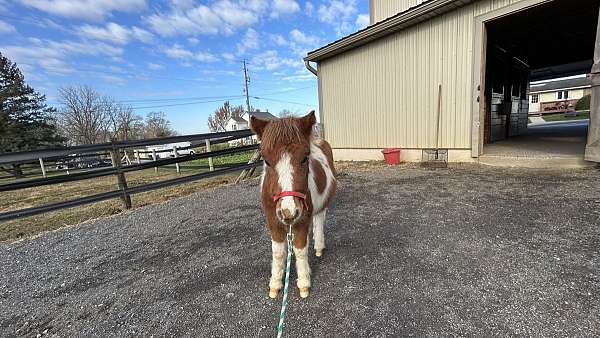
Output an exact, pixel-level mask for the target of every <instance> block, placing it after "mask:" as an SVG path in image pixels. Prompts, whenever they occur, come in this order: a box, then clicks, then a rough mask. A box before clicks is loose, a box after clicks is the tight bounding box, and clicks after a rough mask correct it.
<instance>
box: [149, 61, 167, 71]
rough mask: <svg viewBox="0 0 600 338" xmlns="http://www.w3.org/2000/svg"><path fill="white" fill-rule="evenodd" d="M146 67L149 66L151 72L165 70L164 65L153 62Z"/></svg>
mask: <svg viewBox="0 0 600 338" xmlns="http://www.w3.org/2000/svg"><path fill="white" fill-rule="evenodd" d="M146 65H147V66H148V69H151V70H161V69H164V68H165V67H164V66H163V65H160V64H158V63H152V62H148V63H147V64H146Z"/></svg>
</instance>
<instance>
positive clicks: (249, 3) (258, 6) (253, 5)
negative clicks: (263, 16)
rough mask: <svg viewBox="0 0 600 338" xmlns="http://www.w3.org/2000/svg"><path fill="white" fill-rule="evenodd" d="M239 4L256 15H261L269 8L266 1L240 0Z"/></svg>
mask: <svg viewBox="0 0 600 338" xmlns="http://www.w3.org/2000/svg"><path fill="white" fill-rule="evenodd" d="M240 2H241V4H242V5H243V6H244V7H246V8H248V9H250V10H252V11H254V12H257V13H263V12H265V11H266V10H267V9H268V8H269V1H268V0H241V1H240Z"/></svg>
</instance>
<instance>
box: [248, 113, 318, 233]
mask: <svg viewBox="0 0 600 338" xmlns="http://www.w3.org/2000/svg"><path fill="white" fill-rule="evenodd" d="M315 121H316V119H315V112H314V111H311V112H310V113H309V114H308V115H306V116H304V117H301V118H294V117H287V118H282V119H277V120H270V121H264V120H260V119H258V118H256V117H254V116H252V117H251V118H250V127H251V128H252V131H254V133H255V134H256V135H257V136H258V137H259V139H260V140H261V144H260V150H261V153H262V156H263V159H264V160H265V172H264V174H263V175H265V176H264V180H263V193H266V194H269V198H270V199H272V201H273V203H274V204H275V211H276V215H277V218H278V219H279V220H280V221H281V222H282V223H284V224H288V225H290V224H294V223H296V222H297V221H298V220H299V219H300V218H302V217H304V216H306V215H307V214H308V208H309V201H308V200H307V199H308V198H309V195H308V167H309V155H310V136H311V133H312V128H313V125H314V124H315Z"/></svg>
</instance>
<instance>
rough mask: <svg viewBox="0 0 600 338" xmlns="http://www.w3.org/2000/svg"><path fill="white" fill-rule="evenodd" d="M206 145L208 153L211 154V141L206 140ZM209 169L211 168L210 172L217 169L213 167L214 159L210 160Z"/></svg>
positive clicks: (210, 158)
mask: <svg viewBox="0 0 600 338" xmlns="http://www.w3.org/2000/svg"><path fill="white" fill-rule="evenodd" d="M205 143H206V152H209V153H210V139H206V140H205ZM208 168H209V170H210V171H214V170H215V167H214V165H213V158H212V157H209V158H208Z"/></svg>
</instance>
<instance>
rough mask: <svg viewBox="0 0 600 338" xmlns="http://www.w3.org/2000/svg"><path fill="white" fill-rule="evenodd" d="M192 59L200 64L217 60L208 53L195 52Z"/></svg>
mask: <svg viewBox="0 0 600 338" xmlns="http://www.w3.org/2000/svg"><path fill="white" fill-rule="evenodd" d="M194 58H195V59H196V60H198V61H201V62H217V61H219V59H218V58H217V57H216V56H214V55H213V54H211V53H209V52H197V53H196V55H195V56H194Z"/></svg>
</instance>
